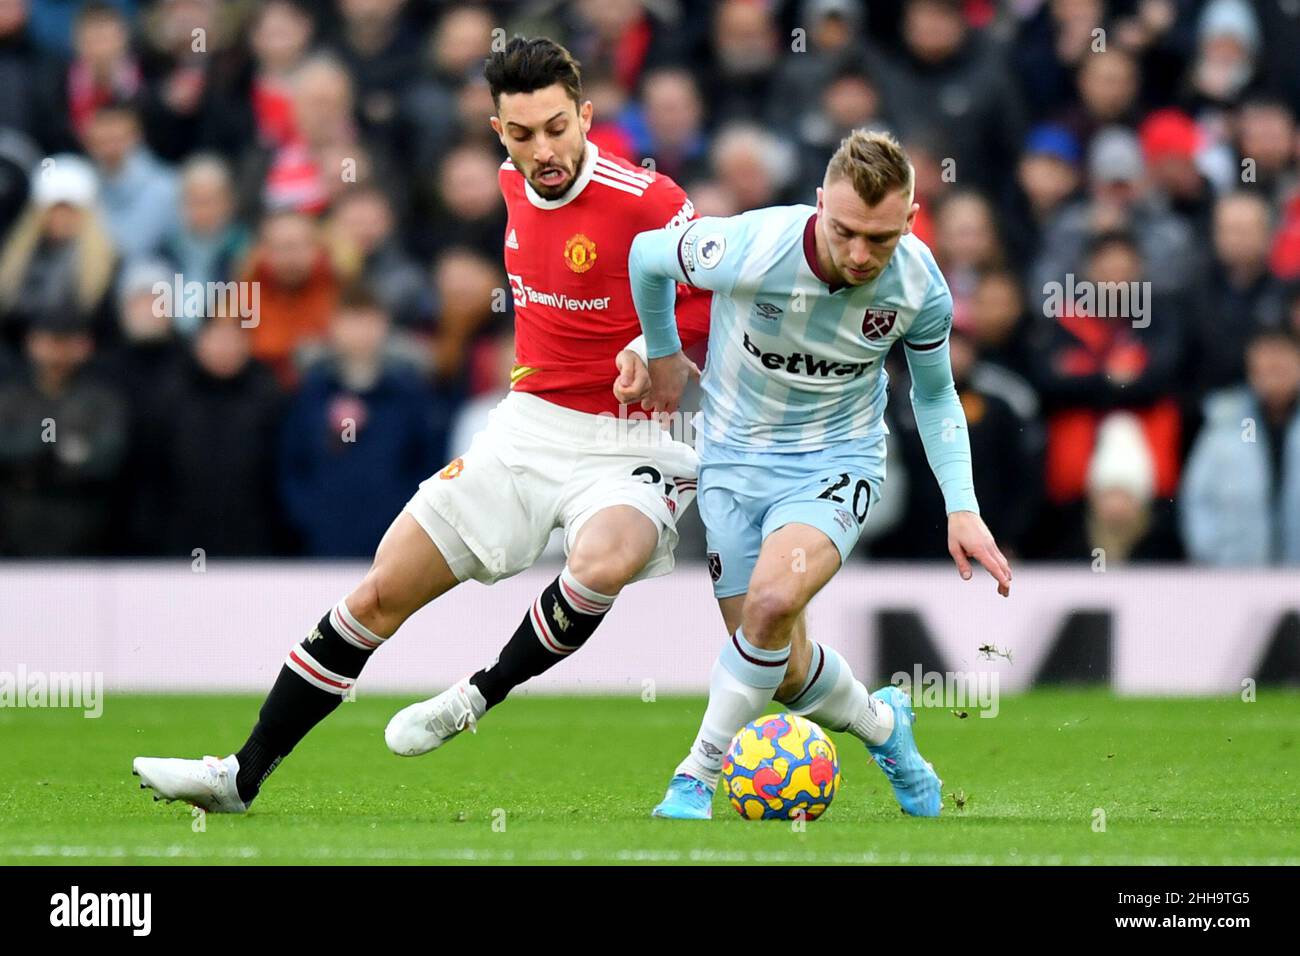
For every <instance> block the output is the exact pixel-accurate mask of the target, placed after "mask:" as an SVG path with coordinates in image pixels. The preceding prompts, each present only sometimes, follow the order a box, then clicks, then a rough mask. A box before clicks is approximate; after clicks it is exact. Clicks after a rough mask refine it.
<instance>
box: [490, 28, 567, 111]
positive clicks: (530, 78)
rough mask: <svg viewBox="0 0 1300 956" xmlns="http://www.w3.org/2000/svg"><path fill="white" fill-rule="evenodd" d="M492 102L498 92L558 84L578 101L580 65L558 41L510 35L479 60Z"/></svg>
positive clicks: (520, 90) (542, 87) (515, 91)
mask: <svg viewBox="0 0 1300 956" xmlns="http://www.w3.org/2000/svg"><path fill="white" fill-rule="evenodd" d="M483 76H484V78H485V79H486V80H487V81H488V86H489V88H490V89H491V90H492V102H493V103H494V104H499V103H500V97H501V94H502V93H532V92H534V91H536V90H543V89H545V88H546V87H548V86H552V85H554V84H556V83H559V84H560V85H561V86H563V87H564V91H565V92H566V93H568V94H569V99H571V100H573V102H574V103H580V102H581V101H582V68H581V66H580V65H579V63H578V61H577V60H575V59H574V58H573V54H571V53H570V52H569V51H568V50H566V49H565V48H564V47H562V46H560V44H558V43H556V42H555V41H554V40H548V39H547V38H546V37H521V36H515V37H511V39H510V41H509V42H508V43H506V45H505V49H503V50H499V51H496V52H494V53H493V54H492V55H491V56H489V57H488V58H487V60H485V61H484V63H483Z"/></svg>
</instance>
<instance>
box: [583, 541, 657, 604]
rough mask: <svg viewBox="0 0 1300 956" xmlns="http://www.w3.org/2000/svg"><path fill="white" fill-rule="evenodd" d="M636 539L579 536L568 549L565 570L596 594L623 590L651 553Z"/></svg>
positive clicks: (642, 542) (615, 592) (644, 543)
mask: <svg viewBox="0 0 1300 956" xmlns="http://www.w3.org/2000/svg"><path fill="white" fill-rule="evenodd" d="M646 544H647V542H645V541H642V540H640V539H638V538H632V539H629V538H613V537H605V536H601V537H600V538H592V537H587V538H582V539H579V541H578V544H577V545H576V546H575V547H574V549H573V550H572V551H571V552H569V561H568V564H569V573H570V574H572V575H573V576H574V577H575V578H577V579H578V581H579V582H580V583H581V584H583V585H585V586H586V587H589V588H591V589H592V590H593V591H595V592H597V593H598V594H609V595H614V594H617V593H618V592H619V591H621V590H622V589H623V587H624V586H625V585H626V584H627V583H628V582H629V581H631V580H632V579H633V578H634V577H636V576H637V574H639V573H640V571H641V569H642V568H643V567H645V563H646V561H648V560H649V558H650V555H651V554H653V553H654V549H653V547H650V548H649V549H647V547H646Z"/></svg>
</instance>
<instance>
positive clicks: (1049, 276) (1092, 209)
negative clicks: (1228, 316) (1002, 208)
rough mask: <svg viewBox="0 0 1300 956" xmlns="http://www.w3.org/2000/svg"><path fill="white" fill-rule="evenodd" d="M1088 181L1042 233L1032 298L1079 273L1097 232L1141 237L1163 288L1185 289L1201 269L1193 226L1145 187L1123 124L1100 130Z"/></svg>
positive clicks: (1132, 139) (1137, 151) (1134, 143)
mask: <svg viewBox="0 0 1300 956" xmlns="http://www.w3.org/2000/svg"><path fill="white" fill-rule="evenodd" d="M1088 180H1089V191H1088V196H1087V197H1086V198H1085V199H1081V200H1080V201H1078V202H1075V203H1072V204H1071V205H1069V206H1067V207H1066V208H1065V209H1063V210H1061V212H1060V214H1059V215H1058V216H1057V217H1056V219H1055V221H1054V222H1053V223H1052V224H1051V226H1049V227H1048V228H1047V230H1046V232H1045V233H1044V235H1043V243H1042V247H1041V249H1040V250H1039V253H1038V255H1037V256H1036V257H1035V260H1034V262H1033V264H1032V266H1031V268H1030V272H1029V290H1030V293H1031V298H1032V299H1033V300H1035V301H1040V300H1041V296H1042V291H1041V290H1042V289H1043V288H1044V287H1045V286H1046V285H1047V284H1048V283H1051V282H1062V281H1064V280H1065V277H1066V275H1067V274H1071V273H1077V272H1078V271H1079V269H1080V266H1081V264H1082V262H1083V257H1084V255H1085V252H1086V249H1087V247H1088V244H1089V242H1090V241H1091V239H1092V238H1093V237H1094V236H1096V235H1098V234H1101V233H1104V232H1112V231H1117V230H1120V231H1125V232H1128V233H1130V234H1132V235H1133V237H1134V238H1135V239H1136V240H1137V242H1138V245H1139V247H1140V249H1141V252H1142V257H1143V259H1144V260H1145V261H1146V263H1147V270H1148V276H1149V278H1150V281H1151V282H1152V283H1153V284H1154V285H1155V287H1156V289H1157V290H1158V291H1160V292H1162V293H1164V292H1179V291H1185V290H1186V289H1187V288H1188V287H1189V286H1190V283H1191V282H1192V279H1193V277H1194V276H1196V275H1197V274H1198V273H1199V272H1200V269H1201V264H1200V257H1199V256H1198V255H1197V254H1196V247H1195V245H1194V243H1193V233H1192V230H1191V226H1190V225H1189V224H1188V223H1187V222H1186V221H1185V220H1183V219H1182V218H1181V217H1179V216H1177V215H1175V214H1173V213H1172V212H1170V211H1169V210H1167V209H1165V208H1164V206H1163V204H1162V202H1161V200H1160V197H1159V196H1158V195H1153V194H1152V193H1151V191H1150V190H1148V189H1147V188H1146V183H1145V169H1144V167H1143V164H1142V151H1141V146H1140V145H1139V143H1138V140H1137V137H1136V136H1135V135H1134V134H1133V133H1132V132H1130V131H1128V130H1126V129H1122V128H1120V127H1108V128H1107V129H1105V130H1102V131H1101V132H1100V133H1098V134H1097V136H1096V137H1095V138H1094V139H1093V141H1092V143H1091V145H1090V148H1089V153H1088ZM1034 290H1038V291H1037V292H1036V293H1035V291H1034Z"/></svg>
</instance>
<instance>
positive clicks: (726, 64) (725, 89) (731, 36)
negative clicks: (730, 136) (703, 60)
mask: <svg viewBox="0 0 1300 956" xmlns="http://www.w3.org/2000/svg"><path fill="white" fill-rule="evenodd" d="M782 42H783V38H782V37H781V35H780V33H779V32H778V30H777V25H776V19H775V17H774V16H773V14H772V7H771V5H770V4H767V3H751V2H750V0H720V2H719V3H718V4H717V5H716V6H715V9H714V14H713V29H712V38H711V44H712V49H713V56H714V63H713V69H712V71H711V76H710V81H711V82H710V85H709V100H708V109H709V119H710V123H711V125H713V126H714V127H719V126H723V125H726V124H728V123H752V122H757V121H759V120H761V119H762V118H763V104H764V103H766V102H767V101H768V99H769V98H770V97H771V95H772V93H773V91H774V90H775V80H776V71H777V64H778V63H779V61H780V55H781V49H782Z"/></svg>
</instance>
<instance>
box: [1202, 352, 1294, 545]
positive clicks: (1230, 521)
mask: <svg viewBox="0 0 1300 956" xmlns="http://www.w3.org/2000/svg"><path fill="white" fill-rule="evenodd" d="M1246 368H1247V373H1246V375H1247V384H1246V385H1245V386H1240V387H1237V388H1232V389H1225V390H1222V391H1219V392H1214V393H1212V394H1211V395H1210V396H1209V398H1207V399H1206V402H1205V425H1204V427H1203V428H1202V429H1201V431H1200V434H1198V435H1197V436H1196V442H1195V443H1194V444H1193V445H1192V451H1191V454H1190V455H1189V456H1188V459H1187V470H1186V474H1185V476H1184V478H1183V485H1182V489H1181V494H1180V495H1179V507H1180V515H1179V517H1180V519H1181V524H1182V532H1183V540H1184V541H1185V543H1186V545H1187V551H1188V554H1189V555H1190V557H1191V558H1192V560H1194V561H1197V562H1199V563H1202V564H1210V565H1214V566H1216V567H1262V566H1265V565H1290V566H1295V565H1300V342H1297V340H1296V338H1295V336H1294V335H1292V334H1290V333H1289V332H1287V331H1284V330H1281V329H1271V330H1263V331H1260V332H1257V333H1256V335H1255V337H1254V338H1253V339H1252V340H1251V342H1250V344H1249V345H1248V346H1247V349H1246Z"/></svg>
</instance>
